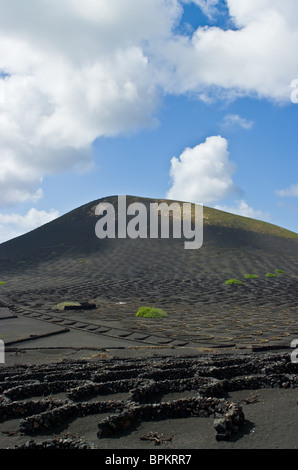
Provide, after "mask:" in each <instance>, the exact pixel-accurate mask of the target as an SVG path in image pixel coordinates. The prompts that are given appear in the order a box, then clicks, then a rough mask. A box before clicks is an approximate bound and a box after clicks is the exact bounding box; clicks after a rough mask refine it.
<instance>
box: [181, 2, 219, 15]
mask: <svg viewBox="0 0 298 470" xmlns="http://www.w3.org/2000/svg"><path fill="white" fill-rule="evenodd" d="M218 2H219V0H183V3H195V4H196V5H197V6H198V7H199V8H200V9H201V10H202V12H203V13H204V14H205V15H206V16H208V18H212V17H213V16H214V15H215V13H216V12H217V9H216V5H217V4H218Z"/></svg>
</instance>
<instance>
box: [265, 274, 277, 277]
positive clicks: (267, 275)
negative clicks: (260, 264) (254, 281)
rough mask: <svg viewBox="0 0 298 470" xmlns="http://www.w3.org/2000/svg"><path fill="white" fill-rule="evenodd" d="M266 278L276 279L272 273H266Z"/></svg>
mask: <svg viewBox="0 0 298 470" xmlns="http://www.w3.org/2000/svg"><path fill="white" fill-rule="evenodd" d="M266 277H277V274H274V273H267V274H266Z"/></svg>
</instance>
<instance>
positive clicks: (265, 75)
mask: <svg viewBox="0 0 298 470" xmlns="http://www.w3.org/2000/svg"><path fill="white" fill-rule="evenodd" d="M227 6H228V9H229V13H230V15H231V18H232V21H233V23H234V25H235V28H233V29H226V30H225V29H222V28H220V27H199V28H198V29H197V30H196V31H195V32H194V34H193V35H192V36H191V37H181V38H177V37H176V38H173V39H172V40H171V41H169V42H168V43H167V44H166V45H165V48H164V49H163V50H164V51H165V54H164V63H165V64H167V65H168V69H169V70H175V75H173V74H170V75H169V74H168V75H166V80H165V84H164V86H165V87H167V89H168V90H169V92H176V93H180V92H190V91H191V92H197V93H199V94H200V93H202V94H203V96H206V88H207V90H208V88H209V90H208V93H207V95H208V94H209V95H212V96H215V97H218V96H223V97H226V96H229V97H230V98H231V97H237V96H244V95H250V96H255V97H261V98H266V99H272V100H277V101H287V102H289V100H290V91H289V86H290V83H291V81H292V79H293V78H296V76H297V72H298V71H297V65H296V61H295V60H294V58H295V57H296V55H297V51H296V47H295V44H296V41H297V37H298V26H297V21H296V18H297V14H298V4H297V3H296V2H293V1H292V0H285V1H283V0H275V1H271V0H268V1H267V0H253V1H250V0H227Z"/></svg>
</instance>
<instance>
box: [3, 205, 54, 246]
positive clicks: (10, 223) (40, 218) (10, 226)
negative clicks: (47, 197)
mask: <svg viewBox="0 0 298 470" xmlns="http://www.w3.org/2000/svg"><path fill="white" fill-rule="evenodd" d="M58 216H59V213H58V211H55V210H51V211H49V212H47V211H38V210H37V209H35V208H32V209H30V210H29V211H28V212H27V213H26V214H25V215H19V214H0V243H3V242H5V241H7V240H10V239H11V238H15V237H18V236H19V235H23V234H24V233H26V232H29V231H31V230H33V229H35V228H37V227H40V226H41V225H44V224H46V223H48V222H51V221H52V220H54V219H56V218H57V217H58Z"/></svg>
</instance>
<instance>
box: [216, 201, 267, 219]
mask: <svg viewBox="0 0 298 470" xmlns="http://www.w3.org/2000/svg"><path fill="white" fill-rule="evenodd" d="M214 208H215V209H218V210H221V211H224V212H230V213H231V214H236V215H241V216H243V217H249V218H251V219H258V220H264V221H267V222H269V221H270V215H269V214H268V213H265V212H263V211H259V210H255V209H253V208H252V207H250V206H249V205H248V204H247V202H246V201H244V200H239V201H235V205H234V206H225V205H215V206H214Z"/></svg>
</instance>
